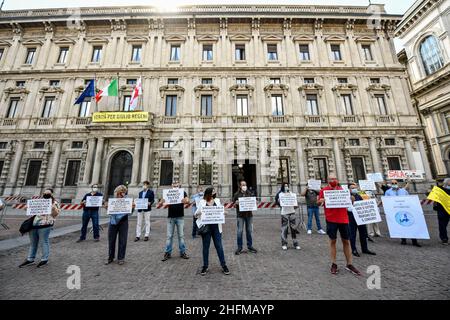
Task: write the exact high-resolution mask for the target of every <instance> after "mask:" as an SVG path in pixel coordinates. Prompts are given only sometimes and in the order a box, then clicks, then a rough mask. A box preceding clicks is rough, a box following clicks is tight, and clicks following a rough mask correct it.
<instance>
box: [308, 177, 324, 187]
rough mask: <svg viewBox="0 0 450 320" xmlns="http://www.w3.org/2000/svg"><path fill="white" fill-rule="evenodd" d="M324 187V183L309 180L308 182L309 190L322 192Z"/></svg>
mask: <svg viewBox="0 0 450 320" xmlns="http://www.w3.org/2000/svg"><path fill="white" fill-rule="evenodd" d="M321 186H322V181H320V180H314V179H309V180H308V188H309V189H311V190H320V189H321Z"/></svg>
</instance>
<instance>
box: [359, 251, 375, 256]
mask: <svg viewBox="0 0 450 320" xmlns="http://www.w3.org/2000/svg"><path fill="white" fill-rule="evenodd" d="M362 253H365V254H370V255H372V256H376V255H377V254H376V253H375V252H373V251H370V250H366V251H363V252H362Z"/></svg>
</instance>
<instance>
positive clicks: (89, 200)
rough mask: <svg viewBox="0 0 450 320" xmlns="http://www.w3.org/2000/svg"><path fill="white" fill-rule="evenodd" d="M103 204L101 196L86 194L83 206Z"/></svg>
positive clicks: (99, 205)
mask: <svg viewBox="0 0 450 320" xmlns="http://www.w3.org/2000/svg"><path fill="white" fill-rule="evenodd" d="M102 205H103V196H87V197H86V205H85V207H101V206H102Z"/></svg>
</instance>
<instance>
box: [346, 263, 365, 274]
mask: <svg viewBox="0 0 450 320" xmlns="http://www.w3.org/2000/svg"><path fill="white" fill-rule="evenodd" d="M345 269H346V270H348V271H350V272H351V273H353V274H354V275H357V276H360V275H361V272H359V270H358V269H356V268H355V267H354V266H353V265H352V264H348V265H347V266H346V267H345Z"/></svg>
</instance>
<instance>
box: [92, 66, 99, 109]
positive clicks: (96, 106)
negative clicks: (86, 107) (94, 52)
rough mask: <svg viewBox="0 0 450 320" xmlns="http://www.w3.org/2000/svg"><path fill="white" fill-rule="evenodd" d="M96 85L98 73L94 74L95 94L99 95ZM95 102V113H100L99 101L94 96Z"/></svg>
mask: <svg viewBox="0 0 450 320" xmlns="http://www.w3.org/2000/svg"><path fill="white" fill-rule="evenodd" d="M96 83H97V73H96V72H94V93H95V94H97V90H96V87H97V86H96ZM91 100H92V98H91ZM94 101H95V108H94V110H95V112H98V103H97V99H95V96H94Z"/></svg>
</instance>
